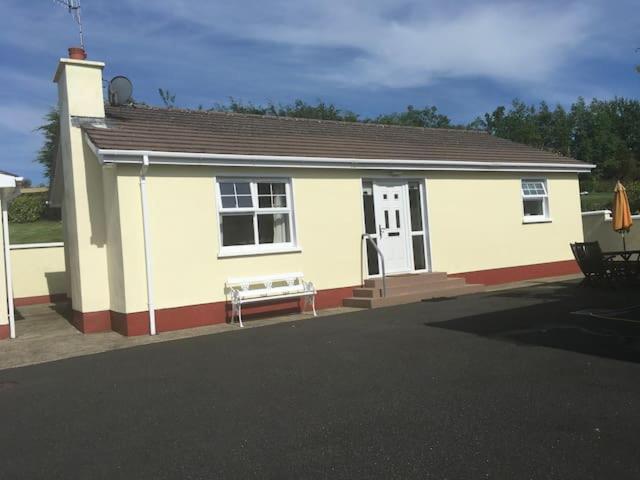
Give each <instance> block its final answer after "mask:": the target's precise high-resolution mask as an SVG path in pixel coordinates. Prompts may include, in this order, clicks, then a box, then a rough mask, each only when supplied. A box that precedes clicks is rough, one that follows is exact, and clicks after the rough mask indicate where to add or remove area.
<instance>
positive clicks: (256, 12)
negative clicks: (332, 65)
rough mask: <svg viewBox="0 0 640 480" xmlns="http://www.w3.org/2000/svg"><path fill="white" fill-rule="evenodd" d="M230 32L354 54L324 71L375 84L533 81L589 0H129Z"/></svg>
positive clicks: (584, 19)
mask: <svg viewBox="0 0 640 480" xmlns="http://www.w3.org/2000/svg"><path fill="white" fill-rule="evenodd" d="M129 3H130V4H131V5H133V6H134V7H136V8H140V9H154V10H155V11H156V12H160V13H161V14H163V15H166V16H172V17H174V18H175V17H178V18H181V19H183V20H186V21H188V22H191V23H193V24H194V25H199V26H201V27H203V28H206V29H210V30H212V31H217V32H222V33H224V34H226V35H232V36H234V37H236V38H242V39H248V40H256V41H261V42H273V43H277V44H281V45H285V46H291V47H309V48H311V47H312V48H340V49H349V50H351V51H352V52H353V58H352V61H351V63H350V64H349V65H348V66H347V68H346V70H341V71H337V70H334V71H333V72H331V73H329V74H325V75H326V77H327V78H329V79H332V80H336V81H339V82H344V83H348V84H364V85H374V86H384V87H413V86H420V85H427V84H429V83H431V82H433V81H434V80H437V79H446V78H468V77H476V76H480V77H486V78H490V79H493V80H498V81H507V82H512V81H515V82H525V83H539V82H544V81H546V80H547V79H549V78H550V77H551V76H552V75H553V73H554V71H556V70H557V69H560V68H562V67H563V65H564V64H565V63H566V61H567V59H568V58H569V57H570V56H572V55H579V54H580V51H581V48H580V47H583V46H584V42H585V41H586V40H587V39H588V37H589V35H590V34H591V33H592V32H593V31H594V24H595V23H596V22H597V20H598V11H597V9H596V8H595V6H596V5H595V4H594V3H593V2H580V3H577V2H576V3H573V2H569V3H566V4H564V5H563V6H562V8H559V6H558V4H557V3H556V2H552V3H545V2H537V3H533V2H516V1H513V2H496V1H493V2H485V3H483V4H478V2H460V3H459V4H458V6H457V7H455V8H454V7H450V6H449V7H446V6H445V7H443V3H442V2H436V1H426V2H421V1H404V2H397V1H396V2H391V1H389V0H370V1H366V2H365V1H351V2H345V1H344V0H325V1H323V2H317V1H312V0H299V1H298V2H285V1H275V2H270V3H269V8H268V9H266V8H265V7H264V3H262V2H255V1H244V2H229V3H225V4H223V3H222V2H186V1H183V0H158V1H155V2H146V1H145V2H142V1H141V0H129Z"/></svg>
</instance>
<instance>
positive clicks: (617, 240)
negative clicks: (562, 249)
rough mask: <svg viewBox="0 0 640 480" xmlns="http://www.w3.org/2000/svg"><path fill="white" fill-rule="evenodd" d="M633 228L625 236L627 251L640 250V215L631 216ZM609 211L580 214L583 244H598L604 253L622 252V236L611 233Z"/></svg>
mask: <svg viewBox="0 0 640 480" xmlns="http://www.w3.org/2000/svg"><path fill="white" fill-rule="evenodd" d="M631 218H632V219H633V226H632V227H631V230H630V231H629V233H628V234H626V237H625V238H626V242H627V250H640V215H633V216H632V217H631ZM611 222H612V216H611V211H610V210H598V211H595V212H583V213H582V229H583V232H584V241H585V242H598V243H600V248H602V250H604V251H613V250H622V236H621V235H620V234H619V233H616V232H614V231H613V228H612V226H611Z"/></svg>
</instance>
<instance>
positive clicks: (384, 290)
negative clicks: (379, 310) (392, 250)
mask: <svg viewBox="0 0 640 480" xmlns="http://www.w3.org/2000/svg"><path fill="white" fill-rule="evenodd" d="M362 239H363V240H368V241H369V243H370V244H371V245H373V248H375V249H376V252H377V253H378V256H379V257H380V266H381V267H382V296H383V297H386V296H387V274H386V269H385V266H384V255H383V254H382V251H381V250H380V249H379V248H378V245H377V244H376V242H374V241H373V237H372V236H371V235H370V234H368V233H363V234H362ZM364 253H365V258H366V251H365V252H364Z"/></svg>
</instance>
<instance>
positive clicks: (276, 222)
mask: <svg viewBox="0 0 640 480" xmlns="http://www.w3.org/2000/svg"><path fill="white" fill-rule="evenodd" d="M258 238H259V240H260V241H259V243H288V242H290V241H291V238H290V235H289V214H288V213H272V214H263V215H258Z"/></svg>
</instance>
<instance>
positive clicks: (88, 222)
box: [55, 60, 111, 312]
mask: <svg viewBox="0 0 640 480" xmlns="http://www.w3.org/2000/svg"><path fill="white" fill-rule="evenodd" d="M102 66H103V65H102V64H98V63H93V62H82V61H69V60H63V61H61V65H60V68H59V70H58V73H57V75H56V79H55V81H56V82H57V83H58V98H59V106H60V149H61V158H62V162H63V177H64V200H63V201H64V212H63V220H64V228H65V242H66V247H67V249H68V257H69V258H68V265H69V270H68V273H69V276H70V282H69V283H70V286H71V292H70V294H71V299H72V304H73V305H72V306H73V308H74V309H75V310H79V311H82V312H93V311H102V310H108V309H109V308H110V303H111V301H110V293H109V274H108V265H107V248H106V245H107V238H106V236H107V234H106V228H105V218H104V216H105V206H104V195H103V181H102V167H101V166H100V165H99V163H98V160H97V158H96V157H95V155H94V154H93V153H92V151H91V149H90V148H89V146H88V145H87V144H86V142H85V141H84V140H83V134H82V132H81V130H80V128H78V127H77V126H74V125H73V124H72V121H71V117H72V116H84V117H104V103H103V101H104V100H103V96H102V88H103V86H102Z"/></svg>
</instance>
